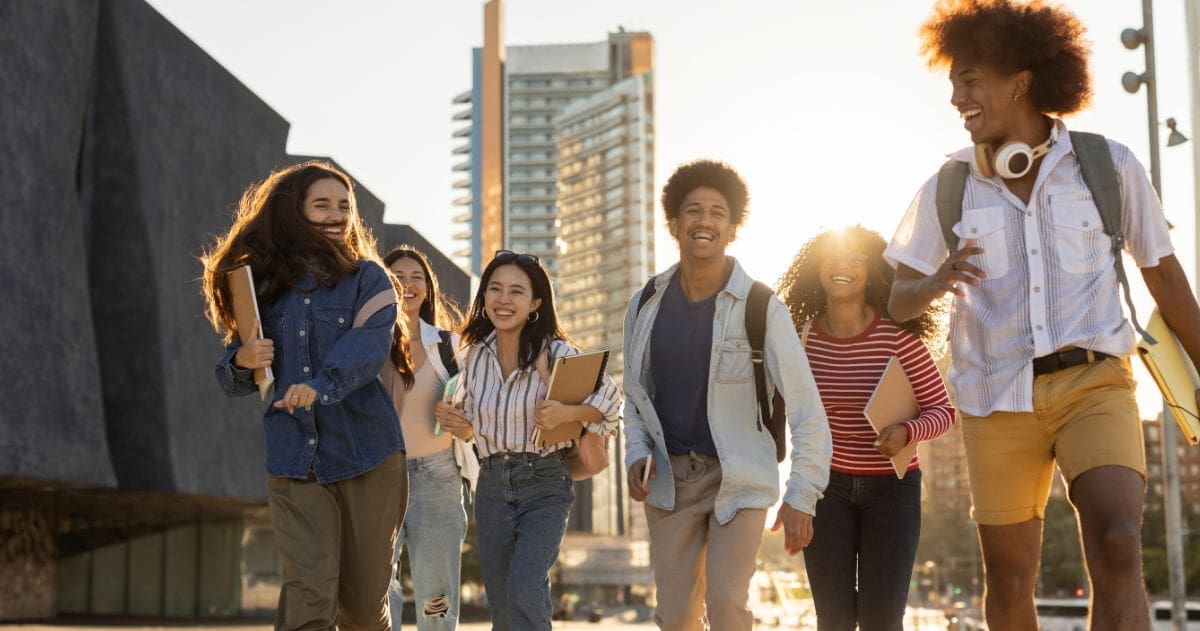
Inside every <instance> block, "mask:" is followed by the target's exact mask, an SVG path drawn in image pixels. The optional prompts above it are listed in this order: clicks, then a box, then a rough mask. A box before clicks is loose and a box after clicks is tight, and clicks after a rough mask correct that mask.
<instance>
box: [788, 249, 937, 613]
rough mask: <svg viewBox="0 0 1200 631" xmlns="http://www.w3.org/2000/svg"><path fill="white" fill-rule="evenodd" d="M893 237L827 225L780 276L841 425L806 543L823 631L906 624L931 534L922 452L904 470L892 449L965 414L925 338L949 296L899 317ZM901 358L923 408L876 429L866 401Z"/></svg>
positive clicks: (833, 422)
mask: <svg viewBox="0 0 1200 631" xmlns="http://www.w3.org/2000/svg"><path fill="white" fill-rule="evenodd" d="M886 245H887V243H886V242H885V241H884V240H883V238H882V237H881V236H879V234H877V233H875V232H872V231H870V230H867V229H865V228H863V227H861V226H855V227H853V228H848V229H845V230H838V231H826V232H823V233H821V234H819V235H817V236H816V237H814V238H812V239H811V240H809V242H808V243H806V244H805V245H804V246H803V247H802V248H801V249H800V251H799V252H798V253H797V254H796V257H795V259H794V260H793V261H792V265H791V267H790V268H789V269H788V271H787V272H786V273H784V275H783V278H781V279H780V281H779V294H780V297H781V298H782V299H783V301H784V303H785V304H787V305H788V309H789V310H790V311H791V314H792V320H793V322H794V323H795V325H796V328H797V330H799V331H800V336H801V340H802V343H803V344H804V349H805V352H806V353H807V355H808V363H809V366H810V367H811V368H812V372H813V377H814V379H815V380H816V382H817V389H818V391H819V392H820V393H821V401H822V403H823V404H824V406H825V413H826V415H827V416H828V417H829V428H830V431H831V433H832V434H833V462H832V465H831V467H830V469H831V471H830V478H829V486H828V488H826V490H825V496H824V497H823V498H821V500H820V501H818V503H817V514H816V517H815V518H814V520H813V540H812V544H811V545H809V546H808V547H807V548H805V549H804V562H805V566H806V568H807V571H808V577H809V581H810V583H811V584H812V592H813V602H814V604H815V605H816V610H817V628H818V629H819V630H821V631H824V630H827V629H830V630H835V629H836V630H841V629H848V630H853V629H854V628H855V625H856V624H857V625H858V626H859V627H860V628H861V629H863V630H864V631H870V630H873V629H887V630H890V629H896V630H899V629H901V628H902V625H903V621H904V609H905V604H906V601H907V599H908V586H909V580H910V579H911V577H912V567H913V561H914V560H915V559H916V553H917V542H918V540H919V539H920V534H921V470H920V467H919V465H918V462H917V456H916V453H913V455H912V458H911V460H910V461H909V462H908V466H907V469H906V470H905V475H904V477H903V478H899V477H898V476H897V473H896V470H895V469H894V468H893V465H892V461H891V459H890V458H891V456H893V455H895V454H897V453H898V452H900V451H901V450H902V449H903V448H905V447H906V446H908V445H909V444H911V443H915V442H917V441H921V440H932V439H934V438H937V437H938V436H941V435H942V434H944V433H945V432H946V431H947V430H949V429H950V427H951V426H952V425H953V424H954V408H953V407H952V406H951V404H950V399H949V397H948V396H947V394H946V387H945V384H944V383H943V382H942V378H941V375H940V374H939V373H938V370H937V367H936V366H935V365H934V363H933V358H932V357H931V356H930V353H929V350H928V348H926V346H925V343H929V342H932V341H934V340H936V339H937V337H938V334H939V330H940V326H939V321H940V320H939V316H940V315H941V312H940V309H941V308H942V307H941V305H940V304H935V306H933V307H931V308H930V310H929V311H926V312H925V313H924V314H922V315H921V317H919V318H917V319H915V320H912V321H910V322H906V323H903V324H897V323H896V322H893V321H892V320H891V318H890V317H888V313H887V301H888V295H889V293H890V292H891V286H892V278H893V270H892V268H891V267H890V266H888V264H887V263H886V262H885V261H884V259H883V249H884V247H885V246H886ZM923 342H925V343H923ZM893 357H896V358H897V359H898V360H899V362H900V365H901V366H902V367H903V368H904V372H905V374H906V375H907V376H908V378H909V381H910V382H911V383H912V386H913V391H914V393H915V394H916V397H917V403H918V407H919V408H920V413H919V414H918V416H917V417H916V418H914V419H910V420H908V421H905V422H903V423H898V424H896V425H892V426H890V427H887V428H885V429H884V430H883V431H882V432H881V433H880V434H879V435H876V433H875V431H874V429H872V427H871V425H870V423H868V422H867V418H866V416H865V414H864V413H863V410H864V408H865V407H866V404H867V401H868V400H869V399H870V397H871V394H872V393H873V392H874V390H875V386H876V385H877V384H878V383H879V379H880V377H881V376H882V375H883V371H884V368H885V367H886V366H887V364H888V361H889V360H890V359H891V358H893Z"/></svg>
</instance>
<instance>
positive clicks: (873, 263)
mask: <svg viewBox="0 0 1200 631" xmlns="http://www.w3.org/2000/svg"><path fill="white" fill-rule="evenodd" d="M885 247H887V242H886V241H884V240H883V237H881V236H879V233H878V232H875V231H873V230H868V229H866V228H864V227H862V226H854V227H851V228H846V229H844V230H826V231H825V232H822V233H820V234H818V235H817V236H815V237H813V238H811V239H809V240H808V242H807V243H805V244H804V245H803V246H801V247H800V251H799V252H796V256H795V258H793V259H792V264H791V266H789V267H788V269H787V271H786V272H784V273H783V276H781V277H780V278H779V284H778V285H777V289H778V294H779V298H780V299H781V300H783V303H784V304H786V305H787V307H788V311H790V312H791V314H792V324H793V325H795V327H796V329H797V330H799V329H800V328H801V327H802V326H804V323H805V322H807V321H809V320H812V319H813V318H816V317H817V316H819V315H821V314H822V313H824V312H825V310H826V308H828V306H829V301H828V297H827V296H826V295H825V288H824V287H822V286H821V262H822V261H824V260H826V259H828V258H829V257H830V256H833V255H835V254H838V253H841V252H844V251H858V252H862V253H863V254H865V255H866V256H867V287H866V296H865V297H864V299H865V302H866V303H867V304H868V305H870V306H871V307H872V308H873V309H875V310H877V311H879V313H881V314H883V316H884V317H886V318H888V319H891V315H890V314H889V313H888V310H887V303H888V296H889V295H890V294H891V293H892V280H893V279H894V278H895V276H896V272H895V270H893V269H892V266H891V265H888V263H887V261H885V260H884V259H883V250H884V248H885ZM945 313H946V304H945V301H943V300H935V301H934V302H933V304H931V305H929V308H928V309H926V310H925V312H924V313H922V314H921V315H920V316H918V317H916V318H914V319H912V320H909V321H908V322H898V323H897V324H899V325H900V327H901V328H903V329H904V330H906V331H908V332H909V333H912V334H913V335H914V336H916V337H917V339H920V340H921V341H922V342H924V343H925V344H926V345H927V346H930V347H931V348H934V349H938V348H940V347H941V342H942V340H941V338H942V337H943V336H944V332H943V326H942V323H943V321H944V319H945Z"/></svg>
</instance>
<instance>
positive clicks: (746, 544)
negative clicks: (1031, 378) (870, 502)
mask: <svg viewBox="0 0 1200 631" xmlns="http://www.w3.org/2000/svg"><path fill="white" fill-rule="evenodd" d="M748 201H749V195H748V193H747V190H746V184H745V182H743V181H742V178H741V177H740V176H739V175H738V174H737V172H736V171H734V170H733V169H732V168H731V167H730V166H729V165H727V164H724V163H720V162H713V161H708V160H701V161H696V162H692V163H689V164H685V165H683V166H681V167H679V168H678V169H677V170H676V171H675V173H674V174H673V175H672V176H671V178H670V180H668V181H667V185H666V187H664V188H663V194H662V204H663V210H664V211H665V212H666V217H667V226H668V228H669V229H670V232H671V236H673V237H674V238H675V241H676V243H677V244H678V245H679V263H678V264H676V265H674V266H672V267H671V268H670V269H668V270H667V271H665V272H663V273H662V274H659V275H657V276H655V277H654V278H652V279H651V280H650V282H649V283H647V284H646V287H645V288H643V289H642V290H641V291H639V292H638V293H636V294H634V296H633V298H632V300H631V301H630V303H629V310H628V312H627V314H626V317H625V353H624V358H625V366H624V369H625V370H624V372H625V424H626V434H625V436H626V442H625V445H626V454H627V455H626V463H627V465H628V467H629V494H630V496H631V497H632V498H633V499H635V500H638V501H643V500H644V501H645V502H646V504H645V508H646V522H647V524H648V526H649V530H650V542H651V547H650V550H651V554H652V562H653V565H654V580H655V583H656V585H657V588H658V610H657V612H656V614H655V621H656V622H657V623H658V626H659V627H660V628H662V629H672V630H677V631H698V630H700V629H707V628H709V625H711V628H713V629H720V630H721V631H750V629H751V628H752V627H753V625H754V616H753V614H752V613H751V612H750V610H749V609H748V608H747V606H746V604H747V599H748V593H749V588H750V579H751V578H752V577H753V575H754V570H755V559H756V555H757V552H758V546H759V544H760V543H761V542H762V533H763V526H764V525H765V522H766V519H767V509H768V508H769V507H770V506H771V505H772V504H775V502H776V501H777V500H778V499H779V468H778V466H777V464H776V461H775V455H776V448H775V442H774V440H773V439H772V436H771V434H770V432H769V431H768V429H767V426H766V425H765V423H766V421H767V419H759V413H758V411H759V405H758V401H757V397H756V390H755V381H754V378H753V375H754V367H753V364H752V361H753V358H752V352H751V348H750V343H749V340H748V337H747V329H746V305H747V299H748V297H749V296H750V294H751V287H752V286H753V285H754V279H752V278H750V276H748V275H747V274H746V272H745V271H743V270H742V267H741V265H739V264H738V262H737V260H736V259H734V258H733V257H731V256H727V255H726V254H725V249H726V247H727V246H728V245H729V243H730V242H732V241H733V240H734V238H735V237H736V235H737V229H738V227H739V226H740V225H741V224H742V222H743V221H744V220H745V218H746V204H747V202H748ZM757 291H758V290H756V292H757ZM768 292H769V290H768ZM766 314H767V317H766V326H765V339H764V342H763V357H762V359H761V361H763V365H764V367H765V376H766V382H767V383H766V388H767V390H768V391H769V392H774V391H775V390H776V389H777V388H778V390H779V391H780V392H781V393H782V395H783V399H784V402H785V404H784V408H785V411H786V415H787V423H788V426H789V428H790V429H791V439H792V443H791V444H792V459H791V473H790V474H789V476H788V481H787V490H786V491H785V492H784V496H783V505H782V506H781V507H780V509H779V514H778V515H777V517H776V520H775V526H774V528H775V529H778V528H780V527H781V526H782V527H783V529H784V534H785V537H784V539H785V545H786V547H787V549H788V552H789V553H791V554H795V553H796V552H798V551H800V550H801V549H802V548H804V547H805V546H807V545H808V543H809V541H811V539H812V518H813V515H814V514H815V513H816V508H815V507H816V502H817V499H819V498H820V497H821V492H822V491H823V490H824V489H825V485H826V484H827V483H828V481H829V460H830V457H831V452H832V442H831V439H830V435H829V423H828V421H827V419H826V418H825V411H824V408H823V407H822V406H821V399H820V395H819V394H818V393H817V387H816V383H815V382H814V381H813V376H812V372H811V371H810V370H809V367H808V361H807V360H806V359H805V356H804V350H803V349H802V348H801V346H800V339H799V337H798V336H797V334H796V329H795V328H794V327H793V326H792V320H791V316H790V315H789V313H788V310H787V307H785V306H783V303H781V302H780V301H779V299H778V298H776V297H775V296H773V295H770V296H769V297H768V302H767V304H766ZM768 396H769V395H768ZM647 466H649V472H648V473H647V475H648V479H646V478H644V477H643V473H645V472H646V469H647ZM706 613H707V624H706V622H705V616H706Z"/></svg>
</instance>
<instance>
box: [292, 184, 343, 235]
mask: <svg viewBox="0 0 1200 631" xmlns="http://www.w3.org/2000/svg"><path fill="white" fill-rule="evenodd" d="M353 212H354V211H353V210H352V209H351V206H350V189H348V188H346V185H345V184H342V182H341V180H338V179H337V178H332V177H327V178H321V179H319V180H317V181H316V182H313V183H312V184H311V185H310V186H309V187H308V190H307V191H305V192H304V218H305V219H307V220H308V222H309V223H310V224H312V226H313V227H314V228H316V229H317V230H319V231H320V232H321V234H323V235H325V236H326V237H328V238H329V240H331V241H337V242H338V243H343V242H345V239H346V225H347V222H348V221H349V220H350V215H351V214H352V213H353Z"/></svg>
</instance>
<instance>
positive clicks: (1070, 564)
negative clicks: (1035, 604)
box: [1038, 497, 1087, 597]
mask: <svg viewBox="0 0 1200 631" xmlns="http://www.w3.org/2000/svg"><path fill="white" fill-rule="evenodd" d="M1040 571H1041V574H1040V576H1039V577H1038V585H1039V588H1040V591H1041V593H1042V595H1045V596H1056V597H1057V596H1072V595H1074V594H1075V590H1076V589H1079V588H1083V589H1085V590H1086V589H1087V573H1086V572H1085V571H1084V566H1083V556H1082V553H1081V548H1080V545H1079V530H1078V527H1077V520H1076V518H1075V509H1074V508H1072V507H1071V503H1070V502H1068V501H1067V500H1065V499H1063V498H1056V497H1052V498H1050V501H1049V503H1048V504H1047V505H1046V520H1045V522H1043V524H1042V566H1041V570H1040Z"/></svg>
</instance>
